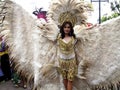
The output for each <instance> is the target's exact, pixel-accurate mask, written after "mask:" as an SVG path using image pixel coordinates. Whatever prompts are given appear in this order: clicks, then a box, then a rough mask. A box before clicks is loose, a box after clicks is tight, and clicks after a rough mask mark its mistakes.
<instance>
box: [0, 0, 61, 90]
mask: <svg viewBox="0 0 120 90" xmlns="http://www.w3.org/2000/svg"><path fill="white" fill-rule="evenodd" d="M5 10H7V14H6V15H5V20H4V21H3V26H2V28H1V33H0V34H1V35H4V37H5V38H6V40H7V44H8V45H9V51H10V58H11V59H12V62H13V64H14V66H15V69H16V70H17V72H18V73H20V74H21V75H23V76H24V77H26V78H27V79H28V80H29V82H30V83H32V85H33V90H34V89H35V90H39V89H40V88H41V89H42V90H48V89H50V88H52V89H54V90H59V88H60V87H59V86H60V84H59V77H58V73H57V70H56V69H57V68H56V66H55V65H56V64H55V63H56V62H57V61H56V58H57V53H56V42H54V40H55V38H56V36H57V34H58V31H57V30H58V27H57V25H55V24H54V23H52V22H51V21H49V22H48V23H47V22H43V21H39V23H38V21H37V22H36V20H35V19H34V18H33V17H31V16H30V15H29V14H28V13H27V12H26V11H25V10H24V9H23V8H22V7H20V6H19V5H17V4H16V3H13V2H11V1H7V2H6V9H5ZM38 24H40V26H39V27H38V26H37V25H38ZM44 24H45V25H46V26H44ZM46 28H47V29H49V30H54V31H55V32H53V33H52V32H50V33H49V34H48V33H47V32H48V31H47V29H46ZM51 40H52V41H51ZM53 86H54V87H53Z"/></svg>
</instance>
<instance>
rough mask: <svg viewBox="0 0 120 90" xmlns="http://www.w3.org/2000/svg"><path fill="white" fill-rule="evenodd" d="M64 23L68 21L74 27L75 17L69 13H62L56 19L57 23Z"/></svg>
mask: <svg viewBox="0 0 120 90" xmlns="http://www.w3.org/2000/svg"><path fill="white" fill-rule="evenodd" d="M65 21H69V22H71V23H72V25H73V26H74V25H75V24H76V23H77V17H76V16H75V15H73V14H72V13H70V12H69V11H67V12H63V13H61V14H60V16H59V18H58V22H59V23H60V25H62V24H63V23H64V22H65Z"/></svg>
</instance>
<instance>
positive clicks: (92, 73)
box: [75, 17, 120, 90]
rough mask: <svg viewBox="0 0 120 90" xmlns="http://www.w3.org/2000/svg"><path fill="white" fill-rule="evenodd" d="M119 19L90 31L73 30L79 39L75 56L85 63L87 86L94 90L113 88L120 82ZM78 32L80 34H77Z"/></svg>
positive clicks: (116, 87)
mask: <svg viewBox="0 0 120 90" xmlns="http://www.w3.org/2000/svg"><path fill="white" fill-rule="evenodd" d="M119 23H120V17H118V18H115V19H112V20H110V21H107V22H105V23H103V24H101V25H100V26H99V27H95V28H93V29H90V30H81V31H79V29H77V28H76V29H75V33H76V36H77V37H78V38H79V41H78V44H77V46H76V47H77V50H76V52H77V56H78V59H80V60H83V61H84V60H85V63H86V61H87V64H88V63H89V67H88V69H87V70H86V76H87V80H86V81H87V85H89V86H90V87H92V86H94V89H95V90H96V89H97V90H99V89H100V90H101V89H102V90H103V89H104V90H107V89H110V88H114V90H118V86H119V81H120V60H119V59H120V39H119V38H120V25H119ZM78 32H80V33H79V34H78Z"/></svg>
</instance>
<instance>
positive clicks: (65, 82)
mask: <svg viewBox="0 0 120 90" xmlns="http://www.w3.org/2000/svg"><path fill="white" fill-rule="evenodd" d="M63 83H64V86H65V89H66V90H67V85H68V80H67V79H64V80H63Z"/></svg>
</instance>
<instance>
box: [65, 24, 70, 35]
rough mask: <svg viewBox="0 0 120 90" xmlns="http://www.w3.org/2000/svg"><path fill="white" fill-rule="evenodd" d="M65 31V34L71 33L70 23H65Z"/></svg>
mask: <svg viewBox="0 0 120 90" xmlns="http://www.w3.org/2000/svg"><path fill="white" fill-rule="evenodd" d="M64 33H65V34H69V33H70V25H69V24H66V25H65V27H64Z"/></svg>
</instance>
